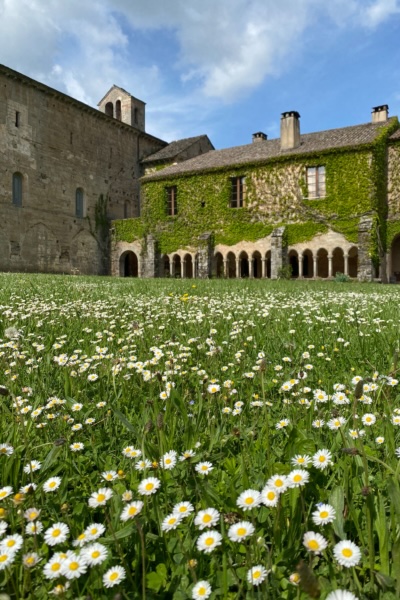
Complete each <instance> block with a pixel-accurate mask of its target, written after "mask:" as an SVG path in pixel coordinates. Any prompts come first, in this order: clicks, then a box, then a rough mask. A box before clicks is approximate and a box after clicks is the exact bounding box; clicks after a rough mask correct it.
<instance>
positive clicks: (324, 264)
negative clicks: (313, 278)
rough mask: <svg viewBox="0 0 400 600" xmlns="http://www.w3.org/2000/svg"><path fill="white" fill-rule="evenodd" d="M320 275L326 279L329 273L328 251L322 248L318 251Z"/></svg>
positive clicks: (318, 274)
mask: <svg viewBox="0 0 400 600" xmlns="http://www.w3.org/2000/svg"><path fill="white" fill-rule="evenodd" d="M316 275H317V276H318V277H322V278H324V279H326V278H327V277H328V275H329V261H328V251H327V250H325V248H320V249H319V250H318V252H317V273H316Z"/></svg>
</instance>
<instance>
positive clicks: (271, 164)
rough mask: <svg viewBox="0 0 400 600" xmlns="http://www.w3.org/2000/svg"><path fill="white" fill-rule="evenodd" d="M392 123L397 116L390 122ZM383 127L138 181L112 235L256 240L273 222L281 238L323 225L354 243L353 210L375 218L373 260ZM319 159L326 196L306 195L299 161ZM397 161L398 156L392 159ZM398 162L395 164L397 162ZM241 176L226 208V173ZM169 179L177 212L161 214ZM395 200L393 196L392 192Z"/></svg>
mask: <svg viewBox="0 0 400 600" xmlns="http://www.w3.org/2000/svg"><path fill="white" fill-rule="evenodd" d="M396 127H397V124H396ZM394 128H395V127H394V125H393V123H392V124H390V125H389V126H388V127H386V128H383V130H381V133H380V135H379V137H378V138H377V139H376V141H375V142H374V143H373V144H370V145H368V146H363V147H357V148H351V149H349V148H348V149H340V150H331V151H324V152H321V153H319V154H313V155H307V156H304V155H303V156H291V157H290V158H288V157H279V158H275V159H270V160H269V161H268V163H266V164H263V165H259V164H257V165H249V164H247V165H243V166H237V167H230V168H225V169H216V170H211V171H209V172H203V173H198V172H197V173H194V172H193V173H187V174H181V175H179V176H175V177H170V178H167V177H164V178H163V177H162V176H160V174H158V176H157V178H155V179H154V180H144V181H143V182H142V192H141V199H142V216H141V218H140V219H130V220H128V221H118V222H115V230H116V240H117V241H119V240H121V241H122V240H123V241H133V240H134V239H138V238H139V237H143V235H145V234H146V233H153V234H155V236H156V237H157V239H158V240H159V243H160V250H161V252H162V253H171V252H173V251H175V250H178V249H184V248H189V249H190V248H195V247H196V246H197V243H198V242H197V238H198V236H199V235H200V234H201V233H204V232H205V231H212V232H214V240H215V244H219V243H220V244H225V245H229V246H230V245H234V244H236V243H238V242H240V241H256V240H258V239H261V238H263V237H266V236H267V235H269V234H270V233H271V232H272V230H273V229H274V228H276V227H278V226H280V225H285V226H286V228H287V238H288V243H289V245H293V244H296V243H299V242H304V241H307V240H310V239H312V238H313V237H314V236H315V235H317V234H319V233H324V232H326V231H327V230H328V228H331V229H333V230H335V231H338V232H340V233H342V234H343V235H344V236H345V237H346V238H347V239H348V240H349V241H350V242H352V243H357V239H358V223H359V219H360V217H361V216H363V215H365V214H370V215H372V216H373V217H374V218H375V219H376V224H377V225H376V227H375V229H374V231H375V234H374V240H373V247H371V256H373V257H374V258H376V259H377V260H378V261H379V254H380V251H379V249H380V248H382V247H384V246H385V244H386V231H385V227H384V226H383V225H382V220H386V213H387V204H386V189H387V188H386V183H387V136H388V135H389V134H390V133H391V132H392V131H393V129H394ZM322 165H323V166H325V172H326V197H325V198H323V199H307V185H306V169H307V167H315V166H322ZM399 165H400V159H399ZM399 169H400V167H399ZM237 176H245V177H246V179H245V199H244V204H245V206H244V207H243V208H238V209H233V208H230V194H231V181H230V178H231V177H237ZM172 185H174V186H177V203H178V214H177V215H176V216H174V217H171V216H167V215H166V190H165V189H166V187H168V186H172ZM399 201H400V200H399Z"/></svg>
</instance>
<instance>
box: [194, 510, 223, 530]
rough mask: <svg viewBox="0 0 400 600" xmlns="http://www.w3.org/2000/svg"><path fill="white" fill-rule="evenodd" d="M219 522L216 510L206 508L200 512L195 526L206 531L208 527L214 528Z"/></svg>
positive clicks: (196, 517) (195, 520)
mask: <svg viewBox="0 0 400 600" xmlns="http://www.w3.org/2000/svg"><path fill="white" fill-rule="evenodd" d="M218 521H219V512H218V511H217V510H216V509H215V508H206V509H205V510H200V511H199V512H198V513H197V515H196V516H195V519H194V524H195V525H197V527H198V528H199V529H205V528H206V527H214V525H216V524H217V523H218Z"/></svg>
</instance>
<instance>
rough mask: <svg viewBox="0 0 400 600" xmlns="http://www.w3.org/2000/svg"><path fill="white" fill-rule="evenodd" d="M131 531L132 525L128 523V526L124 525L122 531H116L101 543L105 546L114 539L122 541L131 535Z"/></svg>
mask: <svg viewBox="0 0 400 600" xmlns="http://www.w3.org/2000/svg"><path fill="white" fill-rule="evenodd" d="M133 529H134V525H133V523H129V524H128V525H125V527H123V528H122V529H120V530H119V531H116V532H115V533H114V535H112V536H109V537H106V538H103V542H104V543H105V544H111V543H112V542H114V541H115V540H116V539H117V540H122V539H124V538H126V537H128V536H130V535H132V533H133Z"/></svg>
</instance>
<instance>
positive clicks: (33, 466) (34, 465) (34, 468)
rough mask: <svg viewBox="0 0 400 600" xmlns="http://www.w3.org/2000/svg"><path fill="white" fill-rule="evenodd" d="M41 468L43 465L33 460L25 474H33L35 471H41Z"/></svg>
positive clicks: (26, 466) (26, 467)
mask: <svg viewBox="0 0 400 600" xmlns="http://www.w3.org/2000/svg"><path fill="white" fill-rule="evenodd" d="M41 466H42V463H40V462H39V461H38V460H31V462H30V463H28V464H27V465H25V467H24V473H33V472H34V471H39V469H40V467H41Z"/></svg>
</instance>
